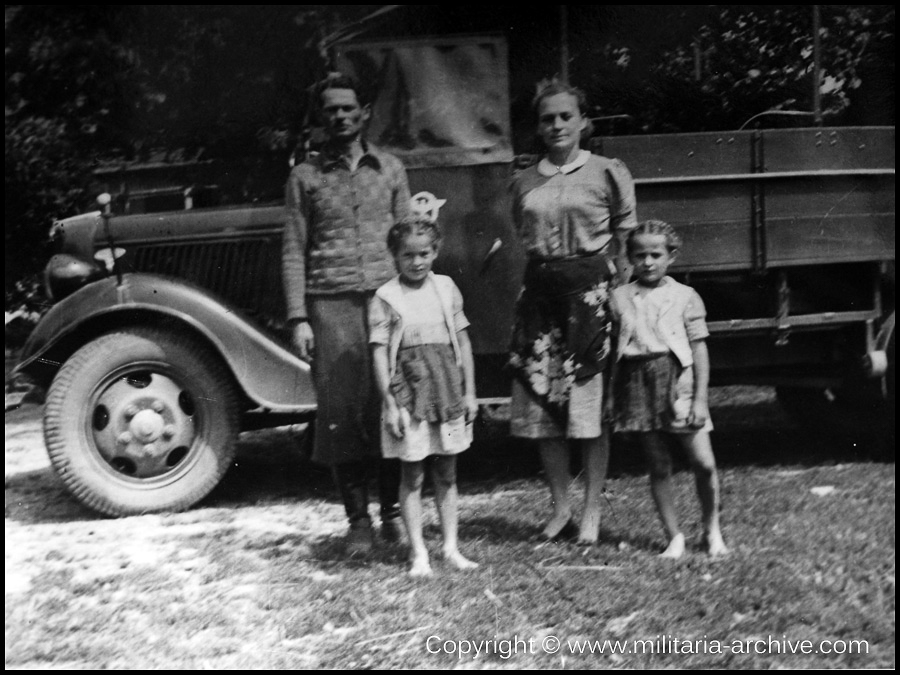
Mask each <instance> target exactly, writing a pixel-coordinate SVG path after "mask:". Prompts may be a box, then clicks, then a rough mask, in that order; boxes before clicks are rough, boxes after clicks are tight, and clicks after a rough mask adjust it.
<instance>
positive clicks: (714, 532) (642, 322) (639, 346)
mask: <svg viewBox="0 0 900 675" xmlns="http://www.w3.org/2000/svg"><path fill="white" fill-rule="evenodd" d="M680 247H681V239H680V237H679V236H678V234H677V233H676V232H675V230H674V228H672V226H671V225H669V224H668V223H665V222H663V221H661V220H648V221H645V222H643V223H640V224H639V225H638V226H637V227H636V228H635V229H633V230H631V231H630V232H629V233H628V238H627V251H628V258H629V261H630V262H631V264H632V265H633V266H634V275H635V281H633V282H631V283H630V284H625V285H624V286H620V287H618V288H616V289H615V290H614V291H613V293H612V298H611V301H610V307H611V309H612V312H613V317H614V324H615V326H616V331H615V332H616V343H617V346H616V362H615V366H614V369H613V370H614V375H613V407H614V425H615V429H616V431H619V432H634V433H636V434H637V436H638V438H639V439H640V444H641V447H642V448H643V450H644V453H645V454H646V456H647V461H648V463H649V465H650V491H651V493H652V494H653V500H654V502H655V503H656V508H657V511H658V512H659V517H660V520H661V521H662V524H663V528H664V529H665V531H666V535H667V537H668V545H667V546H666V549H665V551H664V552H663V553H662V556H663V557H665V558H680V557H681V556H682V555H684V552H685V539H684V534H683V533H682V532H681V528H680V526H679V524H678V518H677V516H676V513H675V499H674V495H673V492H672V457H671V454H670V450H669V447H668V444H667V439H666V436H669V435H673V436H674V437H675V438H677V440H678V441H679V442H680V444H681V446H682V447H683V448H684V449H685V451H686V452H687V456H688V460H689V461H690V464H691V468H692V469H693V472H694V477H695V479H696V484H697V492H698V495H699V497H700V506H701V509H702V518H703V538H704V543H705V546H706V549H707V551H708V552H709V554H710V555H713V556H717V555H724V554H726V553H728V549H727V548H726V546H725V542H724V540H723V539H722V532H721V529H720V527H719V479H718V476H717V473H716V459H715V457H714V456H713V450H712V442H711V441H710V436H709V432H710V430H711V429H712V422H711V421H710V418H709V403H708V400H709V354H708V352H707V349H706V338H707V337H709V330H708V329H707V326H706V309H705V308H704V306H703V300H701V299H700V296H699V295H698V294H697V292H696V291H695V290H694V289H693V288H691V287H689V286H685V285H684V284H680V283H678V282H677V281H675V280H674V279H673V278H672V277H670V276H667V272H668V269H669V265H671V264H672V262H673V261H674V260H675V256H676V254H677V252H678V249H679V248H680Z"/></svg>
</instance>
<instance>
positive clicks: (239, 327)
mask: <svg viewBox="0 0 900 675" xmlns="http://www.w3.org/2000/svg"><path fill="white" fill-rule="evenodd" d="M129 314H131V315H135V316H137V315H140V314H143V315H144V318H143V319H141V322H142V323H145V322H147V321H148V320H149V321H151V322H153V323H154V324H157V325H159V324H162V325H165V324H166V323H167V322H171V323H172V324H174V325H176V326H177V325H187V326H189V327H190V328H191V329H193V331H194V332H196V333H199V334H200V335H201V336H202V337H203V338H205V340H206V341H207V342H208V344H209V345H211V346H212V348H213V349H214V350H215V351H216V352H218V354H219V356H220V357H221V358H222V360H223V361H224V363H225V364H226V365H227V366H228V368H229V370H230V371H231V373H232V374H233V375H234V378H235V379H236V380H237V382H238V384H239V385H240V386H241V387H242V388H243V390H244V392H245V393H246V395H247V396H248V397H249V398H250V399H251V400H252V401H253V402H255V403H256V404H257V405H259V406H260V407H262V408H264V409H267V410H269V411H272V412H306V411H311V410H314V409H315V407H316V399H315V390H314V388H313V382H312V375H311V372H310V366H309V364H308V363H306V362H305V361H303V360H301V359H300V358H298V357H296V356H294V355H293V354H292V353H290V352H289V351H288V350H287V349H285V348H283V347H281V346H280V345H278V344H277V343H276V342H274V341H273V340H272V339H271V338H269V337H268V336H267V335H265V334H264V333H263V332H262V331H261V330H260V329H259V328H258V327H257V326H255V325H254V324H253V323H251V322H250V321H249V320H248V319H245V318H243V317H242V316H241V315H239V314H238V313H236V312H235V311H234V310H233V309H232V308H229V307H228V306H227V305H225V304H223V302H222V301H221V300H219V299H218V298H216V297H215V296H214V295H212V294H211V293H209V292H207V291H205V290H203V289H201V288H198V287H196V286H193V285H191V284H187V283H185V282H184V281H180V280H174V279H170V278H167V277H162V276H158V275H153V274H126V275H124V276H123V278H122V283H121V284H118V283H117V282H116V279H115V278H106V279H102V280H100V281H96V282H94V283H91V284H88V285H87V286H84V287H83V288H81V289H79V290H78V291H76V292H75V293H73V294H72V295H70V296H68V297H67V298H65V299H64V300H62V301H61V302H59V303H58V304H56V305H54V306H53V307H52V308H51V309H50V311H49V312H47V314H46V315H44V317H43V318H42V319H41V321H40V322H39V323H38V325H37V326H36V327H35V329H34V331H33V332H32V333H31V335H30V336H29V338H28V340H27V342H26V343H25V346H24V348H23V353H22V360H21V362H20V363H19V365H18V366H17V367H16V372H28V371H29V369H31V368H34V367H36V366H37V365H41V364H42V365H50V366H51V367H53V369H54V370H55V369H58V368H59V366H60V365H61V364H59V363H53V362H51V361H50V360H49V359H48V358H45V357H48V355H52V354H53V353H54V352H55V351H58V350H59V351H62V352H63V353H65V354H66V355H68V354H69V353H71V351H73V349H72V348H71V347H70V346H66V347H65V348H63V347H62V345H63V343H64V341H65V340H67V339H73V340H75V339H77V336H78V334H79V333H82V332H83V331H84V329H85V327H86V326H87V325H88V324H101V325H103V324H107V325H117V326H118V325H122V324H123V323H127V321H125V322H123V321H122V320H120V319H121V318H122V317H124V316H126V315H129ZM79 346H81V345H80V344H76V345H73V347H74V348H75V349H77V348H78V347H79Z"/></svg>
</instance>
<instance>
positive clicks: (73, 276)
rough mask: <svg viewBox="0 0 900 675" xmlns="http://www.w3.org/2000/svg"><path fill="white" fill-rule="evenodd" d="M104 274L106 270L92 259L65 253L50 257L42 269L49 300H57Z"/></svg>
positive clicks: (100, 277)
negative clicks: (88, 259) (83, 258)
mask: <svg viewBox="0 0 900 675" xmlns="http://www.w3.org/2000/svg"><path fill="white" fill-rule="evenodd" d="M105 276H106V270H104V269H103V268H102V267H101V266H100V265H98V264H97V263H95V262H93V261H87V260H82V259H81V258H76V257H75V256H73V255H69V254H67V253H57V254H56V255H55V256H53V257H52V258H50V262H48V263H47V267H46V269H45V270H44V285H45V287H46V290H47V295H48V297H50V299H51V300H53V301H55V302H58V301H60V300H62V299H63V298H64V297H66V296H67V295H71V294H72V293H74V292H75V291H77V290H78V289H79V288H81V287H82V286H86V285H87V284H89V283H91V282H92V281H97V280H98V279H102V278H103V277H105Z"/></svg>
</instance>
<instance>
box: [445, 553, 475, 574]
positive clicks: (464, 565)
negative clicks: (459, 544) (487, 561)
mask: <svg viewBox="0 0 900 675" xmlns="http://www.w3.org/2000/svg"><path fill="white" fill-rule="evenodd" d="M444 560H446V561H447V562H448V563H450V564H451V565H453V567H455V568H456V569H458V570H474V569H475V568H476V567H478V563H477V562H475V561H474V560H469V559H468V558H466V557H465V556H464V555H463V554H462V553H460V552H459V551H458V550H453V551H444Z"/></svg>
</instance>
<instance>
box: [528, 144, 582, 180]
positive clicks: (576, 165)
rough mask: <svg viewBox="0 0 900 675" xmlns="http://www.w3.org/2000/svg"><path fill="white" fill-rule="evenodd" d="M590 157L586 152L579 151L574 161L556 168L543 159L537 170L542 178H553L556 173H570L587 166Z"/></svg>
mask: <svg viewBox="0 0 900 675" xmlns="http://www.w3.org/2000/svg"><path fill="white" fill-rule="evenodd" d="M590 157H591V153H590V152H589V151H588V150H579V151H578V156H577V157H576V158H575V159H573V160H572V161H571V162H569V163H568V164H563V165H562V166H556V164H554V163H553V162H551V161H550V160H549V159H547V158H546V157H544V158H543V159H542V160H541V161H540V162H538V165H537V170H538V173H540V174H541V175H542V176H555V175H556V174H558V173H572V172H573V171H575V169H580V168H581V167H583V166H584V165H585V164H587V161H588V159H590Z"/></svg>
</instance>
